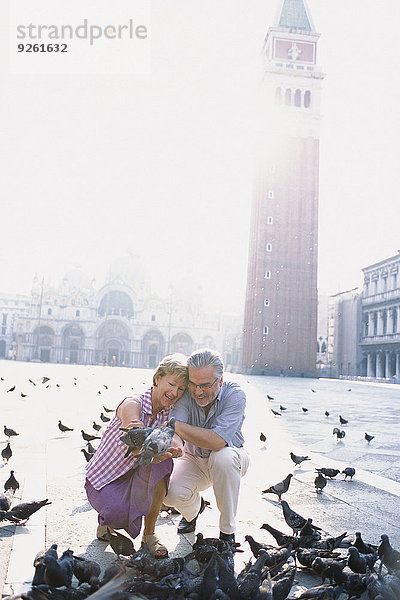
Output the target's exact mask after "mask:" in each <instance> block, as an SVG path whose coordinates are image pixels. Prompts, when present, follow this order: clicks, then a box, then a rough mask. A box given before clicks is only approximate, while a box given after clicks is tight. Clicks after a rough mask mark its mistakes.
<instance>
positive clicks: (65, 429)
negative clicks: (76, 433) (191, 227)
mask: <svg viewBox="0 0 400 600" xmlns="http://www.w3.org/2000/svg"><path fill="white" fill-rule="evenodd" d="M58 429H59V430H60V431H62V432H63V433H65V432H66V431H73V429H71V427H67V426H66V425H63V424H62V423H61V419H60V420H59V421H58Z"/></svg>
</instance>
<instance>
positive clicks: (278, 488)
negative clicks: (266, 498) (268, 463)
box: [262, 473, 293, 502]
mask: <svg viewBox="0 0 400 600" xmlns="http://www.w3.org/2000/svg"><path fill="white" fill-rule="evenodd" d="M292 477H293V474H292V473H289V475H287V477H285V479H284V480H283V481H280V482H279V483H275V485H271V486H270V487H269V488H268V489H266V490H263V491H262V493H263V494H276V495H277V496H278V498H279V502H280V501H281V496H282V494H284V493H285V492H287V491H288V489H289V485H290V480H291V479H292Z"/></svg>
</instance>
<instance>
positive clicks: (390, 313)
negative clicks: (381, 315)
mask: <svg viewBox="0 0 400 600" xmlns="http://www.w3.org/2000/svg"><path fill="white" fill-rule="evenodd" d="M393 311H394V308H388V309H387V320H386V333H388V334H389V335H390V334H392V333H393Z"/></svg>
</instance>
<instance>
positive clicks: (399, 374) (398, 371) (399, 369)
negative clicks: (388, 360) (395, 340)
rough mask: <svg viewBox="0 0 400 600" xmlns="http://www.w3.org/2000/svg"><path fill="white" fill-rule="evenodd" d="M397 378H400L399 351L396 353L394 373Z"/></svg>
mask: <svg viewBox="0 0 400 600" xmlns="http://www.w3.org/2000/svg"><path fill="white" fill-rule="evenodd" d="M395 375H396V377H397V379H400V352H397V353H396V373H395Z"/></svg>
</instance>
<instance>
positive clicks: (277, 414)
mask: <svg viewBox="0 0 400 600" xmlns="http://www.w3.org/2000/svg"><path fill="white" fill-rule="evenodd" d="M271 412H272V413H273V414H274V415H275V416H276V417H280V416H281V413H280V412H278V411H277V410H274V409H273V408H271Z"/></svg>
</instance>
